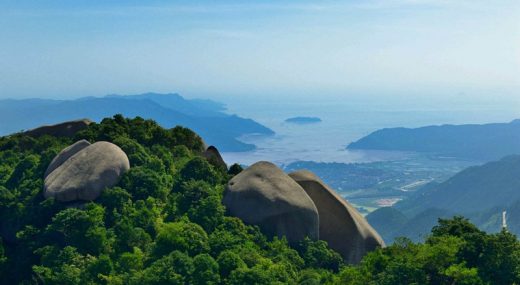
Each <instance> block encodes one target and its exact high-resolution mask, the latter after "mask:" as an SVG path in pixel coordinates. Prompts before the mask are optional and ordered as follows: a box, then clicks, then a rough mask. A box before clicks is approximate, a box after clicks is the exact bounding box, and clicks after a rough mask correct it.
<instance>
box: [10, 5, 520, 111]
mask: <svg viewBox="0 0 520 285" xmlns="http://www.w3.org/2000/svg"><path fill="white" fill-rule="evenodd" d="M0 8H1V9H0V23H1V25H0V36H1V37H2V38H3V39H5V40H3V41H2V42H0V64H1V66H2V68H1V69H0V98H33V97H40V98H77V97H83V96H102V95H105V94H112V93H118V94H136V93H143V92H149V91H155V92H161V93H167V92H177V93H180V94H181V95H183V96H185V97H189V98H194V97H199V98H208V99H216V100H219V99H220V100H222V98H227V99H229V98H248V99H251V98H252V99H254V98H261V99H262V100H274V99H276V98H279V97H280V96H283V97H284V98H286V99H291V98H298V99H301V98H304V99H306V100H313V99H315V98H316V97H318V96H320V97H326V98H329V99H331V100H333V99H356V98H365V99H369V98H383V100H398V101H403V102H406V101H413V102H416V103H417V104H419V103H420V102H421V101H424V102H430V101H433V102H436V101H439V102H451V103H452V102H456V103H464V102H468V103H472V102H474V101H478V102H482V104H488V103H490V104H492V103H497V104H499V103H500V104H506V105H507V104H510V103H515V104H518V102H519V99H518V97H520V96H518V91H520V76H518V74H520V21H518V17H519V16H520V2H518V1H496V2H494V3H492V4H491V3H489V2H487V1H443V0H392V1H320V2H311V1H254V2H249V3H248V4H244V3H240V2H239V1H220V2H218V3H215V2H212V1H176V2H175V3H169V2H168V1H148V2H147V3H146V4H140V3H136V2H134V1H74V2H73V3H70V2H68V1H49V2H46V3H41V2H38V1H2V3H0ZM385 98H386V99H385Z"/></svg>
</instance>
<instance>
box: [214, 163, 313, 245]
mask: <svg viewBox="0 0 520 285" xmlns="http://www.w3.org/2000/svg"><path fill="white" fill-rule="evenodd" d="M223 203H224V205H226V207H227V210H228V212H229V213H230V214H231V215H233V216H236V217H238V218H240V219H242V220H243V221H244V222H245V223H247V224H252V225H258V226H259V227H260V229H261V230H262V232H263V233H265V234H266V235H268V236H271V237H272V236H278V237H282V236H285V237H287V240H288V241H289V242H296V241H299V240H302V239H304V238H305V237H307V236H308V237H310V238H311V239H318V237H319V218H318V210H317V209H316V207H315V206H314V203H313V202H312V200H311V198H310V197H309V195H307V194H306V193H305V191H304V190H303V189H302V187H300V185H298V183H296V182H295V181H294V180H292V179H291V178H290V177H289V176H288V175H287V174H285V173H284V172H283V171H282V170H281V169H279V168H278V167H276V166H275V165H274V164H272V163H270V162H264V161H261V162H257V163H255V164H253V165H251V166H250V167H248V168H247V169H245V170H244V171H242V172H240V173H239V174H237V175H236V176H235V177H233V179H231V180H230V181H229V183H228V184H227V186H226V190H225V192H224V200H223Z"/></svg>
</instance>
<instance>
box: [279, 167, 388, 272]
mask: <svg viewBox="0 0 520 285" xmlns="http://www.w3.org/2000/svg"><path fill="white" fill-rule="evenodd" d="M289 176H290V177H292V178H293V179H294V181H296V182H297V183H298V184H299V185H300V186H301V187H302V188H303V189H304V190H305V192H307V194H308V195H309V196H310V198H311V199H312V201H313V202H314V204H315V205H316V207H317V208H318V213H319V217H320V230H319V231H320V239H322V240H324V241H326V242H327V243H328V244H329V246H330V248H332V249H334V250H336V251H337V252H339V253H340V254H341V255H342V256H343V258H344V259H345V261H346V262H348V263H354V264H355V263H358V262H359V261H361V259H362V257H363V256H364V255H365V254H366V253H367V252H369V251H372V250H374V249H376V248H377V247H383V246H384V242H383V239H382V238H381V237H380V236H379V234H378V233H377V232H376V231H375V230H374V229H373V228H372V227H371V226H370V224H368V222H367V221H366V220H365V218H364V217H363V216H362V215H361V214H360V213H359V212H358V211H357V210H356V209H355V208H354V207H353V206H352V205H351V204H350V203H348V202H347V201H346V200H345V199H343V198H342V197H340V196H339V195H338V194H336V192H335V191H334V190H332V189H331V188H330V187H329V186H327V185H326V184H325V183H324V182H323V181H321V180H320V179H319V178H318V177H317V176H316V175H315V174H314V173H312V172H310V171H306V170H301V171H296V172H293V173H290V174H289Z"/></svg>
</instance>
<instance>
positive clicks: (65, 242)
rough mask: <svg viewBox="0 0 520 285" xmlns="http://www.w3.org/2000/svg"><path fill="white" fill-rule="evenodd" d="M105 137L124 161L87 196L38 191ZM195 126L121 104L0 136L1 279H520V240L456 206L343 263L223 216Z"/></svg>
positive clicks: (212, 168)
mask: <svg viewBox="0 0 520 285" xmlns="http://www.w3.org/2000/svg"><path fill="white" fill-rule="evenodd" d="M80 139H86V140H88V141H90V142H96V141H109V142H112V143H114V144H116V145H118V146H119V147H120V148H121V149H123V150H124V152H125V153H126V154H127V155H128V158H129V160H130V164H131V169H130V170H129V171H128V172H126V173H125V174H124V175H123V177H122V179H121V181H120V182H119V184H118V185H116V186H114V187H112V188H108V189H105V190H104V191H103V193H102V195H101V196H100V197H99V198H98V199H96V200H95V201H93V202H88V203H77V202H73V203H62V202H59V201H56V200H55V199H54V198H49V199H45V198H44V196H43V193H42V192H43V191H42V188H43V176H44V172H45V170H46V168H47V166H48V165H49V163H50V162H51V160H52V159H53V158H54V157H55V156H56V155H57V154H58V153H59V152H60V151H61V150H62V149H64V148H65V147H67V146H68V145H70V144H72V143H74V142H75V141H78V140H80ZM203 151H204V143H203V141H202V139H201V138H200V137H199V136H198V135H197V134H195V133H194V132H193V131H191V130H189V129H186V128H183V127H175V128H173V129H164V128H162V127H160V126H159V125H158V124H157V123H155V122H154V121H151V120H144V119H142V118H140V117H136V118H133V119H127V118H124V117H123V116H121V115H116V116H114V117H113V118H106V119H104V120H102V121H101V122H100V123H93V124H91V125H90V126H89V127H88V128H87V129H85V130H82V131H80V132H78V133H76V135H75V137H73V138H63V137H60V138H58V137H51V136H41V137H38V138H33V137H30V136H27V135H24V134H23V133H18V134H14V135H11V136H7V137H2V138H0V217H1V218H0V236H1V240H0V282H1V283H2V284H309V285H310V284H360V285H361V284H520V243H519V241H518V239H517V237H516V236H514V235H513V234H510V233H509V232H507V230H503V231H502V232H500V233H496V234H487V233H485V232H483V231H481V230H479V229H478V228H477V227H476V226H474V225H472V224H471V223H470V222H469V221H468V220H467V219H465V218H463V217H453V218H451V219H441V220H439V222H438V224H437V225H436V226H435V227H434V228H433V229H432V230H431V233H430V235H429V236H428V237H427V238H426V239H425V241H424V242H422V243H414V242H412V241H410V240H408V239H406V238H398V239H397V240H396V241H395V242H394V243H393V244H391V245H389V246H387V247H386V248H382V249H378V250H376V251H373V252H371V253H369V254H368V255H366V256H365V257H364V259H363V260H362V261H361V263H360V264H357V265H349V264H345V263H344V262H343V260H342V258H341V257H340V255H339V254H338V253H336V252H334V251H333V250H331V249H329V248H328V246H327V244H326V242H324V241H312V240H310V239H305V240H302V241H301V242H299V243H297V244H291V245H289V243H288V242H287V241H286V240H285V239H284V238H276V237H275V238H268V237H266V236H265V235H263V234H262V233H261V232H260V230H259V228H258V227H255V226H250V225H245V224H244V223H243V222H242V221H241V220H240V219H238V218H235V217H231V216H228V215H226V209H225V207H224V206H223V205H222V202H221V200H222V197H223V192H224V187H225V185H226V183H227V181H228V180H229V179H230V178H232V177H233V175H236V174H237V173H239V172H240V171H241V170H242V169H241V167H240V166H239V165H236V164H235V165H233V166H231V167H230V168H229V170H228V169H224V168H223V167H221V166H219V165H218V164H216V163H215V162H212V161H207V160H206V159H205V158H203V157H202V156H201V153H202V152H203Z"/></svg>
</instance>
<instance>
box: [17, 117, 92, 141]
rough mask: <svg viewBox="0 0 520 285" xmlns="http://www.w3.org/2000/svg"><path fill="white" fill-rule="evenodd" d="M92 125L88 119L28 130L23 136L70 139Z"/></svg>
mask: <svg viewBox="0 0 520 285" xmlns="http://www.w3.org/2000/svg"><path fill="white" fill-rule="evenodd" d="M91 123H92V121H91V120H89V119H81V120H75V121H68V122H63V123H59V124H56V125H49V126H41V127H38V128H36V129H32V130H28V131H26V132H25V133H24V134H26V135H28V136H32V137H39V136H43V135H50V136H55V137H72V136H74V135H75V134H76V133H77V132H79V131H81V130H83V129H86V128H87V127H88V125H90V124H91Z"/></svg>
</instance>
